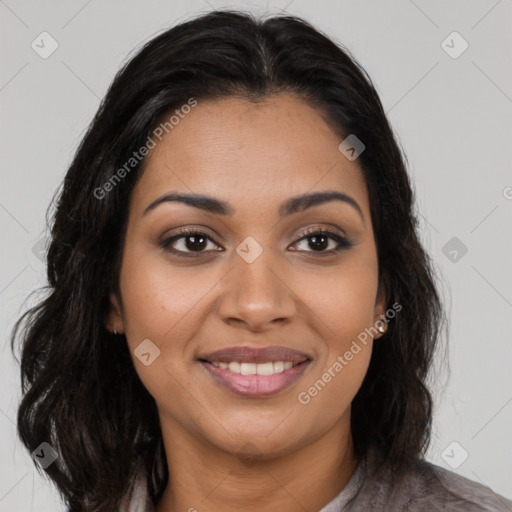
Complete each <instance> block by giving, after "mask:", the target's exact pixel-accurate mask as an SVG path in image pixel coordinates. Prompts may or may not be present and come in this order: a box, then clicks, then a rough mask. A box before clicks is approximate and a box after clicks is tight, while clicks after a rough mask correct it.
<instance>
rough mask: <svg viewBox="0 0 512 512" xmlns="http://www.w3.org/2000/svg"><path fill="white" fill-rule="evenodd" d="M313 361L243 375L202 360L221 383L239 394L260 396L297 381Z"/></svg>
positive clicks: (202, 363) (276, 391) (282, 388)
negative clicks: (269, 371)
mask: <svg viewBox="0 0 512 512" xmlns="http://www.w3.org/2000/svg"><path fill="white" fill-rule="evenodd" d="M310 362H311V361H304V362H303V363H299V364H298V365H296V366H292V368H289V369H288V370H284V371H282V372H281V373H274V374H272V375H242V374H240V373H234V372H231V371H229V370H227V369H223V368H218V367H216V366H213V365H212V364H211V363H208V362H206V361H201V365H202V366H203V368H205V370H206V371H207V372H208V373H209V374H210V375H211V376H212V377H213V378H214V379H215V380H216V381H217V382H219V383H220V384H222V385H223V386H225V387H226V388H227V389H229V390H230V391H232V392H233V393H236V394H237V395H243V396H249V397H259V396H269V395H274V394H276V393H279V392H280V391H283V390H284V389H286V388H288V387H290V386H291V385H292V384H293V383H294V382H296V381H297V380H298V379H299V378H300V377H301V375H302V374H303V373H304V371H305V370H306V368H307V367H308V366H309V363H310Z"/></svg>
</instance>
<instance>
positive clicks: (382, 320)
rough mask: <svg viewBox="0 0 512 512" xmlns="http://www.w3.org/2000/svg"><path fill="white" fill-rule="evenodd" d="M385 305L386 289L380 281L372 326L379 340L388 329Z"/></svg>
mask: <svg viewBox="0 0 512 512" xmlns="http://www.w3.org/2000/svg"><path fill="white" fill-rule="evenodd" d="M386 303H387V287H386V286H385V284H384V283H383V282H382V281H380V282H379V289H378V291H377V299H376V302H375V311H374V318H373V321H374V325H375V327H376V328H377V330H378V331H379V333H380V336H378V337H377V338H380V337H381V336H382V335H383V334H384V333H385V332H386V331H387V329H388V324H387V317H386Z"/></svg>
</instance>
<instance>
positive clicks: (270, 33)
mask: <svg viewBox="0 0 512 512" xmlns="http://www.w3.org/2000/svg"><path fill="white" fill-rule="evenodd" d="M280 92H294V93H298V94H300V95H301V96H302V98H304V101H306V102H308V103H310V104H311V105H313V106H315V108H317V109H318V111H320V112H321V113H322V114H323V115H324V117H325V118H326V119H327V120H328V121H329V123H330V124H331V126H332V127H333V129H334V130H336V132H337V133H338V134H339V136H340V142H341V141H342V140H343V138H344V137H346V136H347V135H348V134H355V135H356V136H357V137H358V138H359V139H360V140H361V141H363V142H364V144H365V146H366V148H365V151H364V152H363V153H362V154H361V155H360V156H359V160H358V161H359V163H360V165H361V167H362V170H363V173H364V179H365V181H366V185H367V188H368V192H369V199H370V208H371V218H372V223H373V229H374V233H375V242H376V246H377V252H378V263H379V279H380V281H381V284H383V285H384V286H385V289H386V290H387V292H388V297H387V299H388V304H389V305H391V304H393V303H395V302H397V303H399V304H400V305H401V306H402V310H401V311H400V313H399V314H398V315H397V316H396V318H395V319H394V320H393V321H391V322H390V323H389V328H388V331H387V332H386V334H385V335H384V336H383V337H382V339H381V340H379V342H378V343H376V344H375V345H374V349H373V353H372V357H371V362H370V366H369V369H368V372H367V374H366V377H365V380H364V382H363V384H362V387H361V388H360V390H359V392H358V393H357V395H356V397H355V399H354V400H353V404H352V435H353V439H354V445H355V450H356V454H358V455H364V454H365V453H366V451H367V449H368V447H369V446H370V445H375V446H377V447H378V448H379V449H380V450H381V452H382V453H383V455H384V457H385V460H387V461H389V462H391V463H392V464H394V465H396V466H397V467H398V468H400V467H402V466H403V464H404V463H405V461H406V460H408V459H409V458H411V457H419V456H420V455H422V454H424V451H425V449H426V447H427V446H428V443H429V438H430V430H431V422H432V397H431V394H430V393H429V390H428V389H427V387H426V384H425V382H426V379H427V377H428V375H429V369H430V366H431V363H432V357H433V353H434V349H435V347H436V344H437V342H438V338H439V334H440V326H441V325H442V320H443V318H444V312H443V309H442V306H441V302H440V298H439V295H438V292H437V289H436V285H435V280H434V277H435V273H434V268H433V265H432V262H431V260H430V258H429V256H428V255H427V253H426V252H425V251H424V249H423V247H422V245H421V243H420V240H419V235H418V225H419V223H418V218H417V215H416V214H415V212H414V211H413V206H414V196H413V191H412V187H411V184H410V180H409V177H408V174H407V171H406V166H405V161H406V159H405V156H404V155H403V153H402V151H401V150H400V148H399V145H398V143H397V138H396V137H395V136H394V134H393V131H392V129H391V127H390V125H389V123H388V120H387V118H386V115H385V112H384V110H383V107H382V105H381V102H380V100H379V98H378V95H377V93H376V91H375V88H374V86H373V84H372V82H371V79H370V78H369V77H368V75H367V73H366V72H365V71H364V70H363V69H362V68H361V66H360V65H359V64H358V63H357V62H356V60H355V59H354V58H353V57H352V56H351V55H350V52H349V51H347V50H346V49H345V48H343V46H342V45H340V44H338V43H335V42H334V41H333V40H332V39H330V38H329V37H327V36H326V35H324V34H323V33H322V32H320V31H318V30H317V29H315V28H313V27H312V26H311V25H310V24H308V23H307V22H306V21H304V20H302V19H300V18H297V17H294V16H274V17H270V18H267V19H265V18H264V17H263V18H256V17H255V16H253V15H250V14H247V13H242V12H238V11H216V12H211V13H208V14H205V15H201V16H199V17H196V18H194V19H190V20H188V21H186V22H183V23H181V24H180V25H177V26H175V27H173V28H171V29H170V30H167V31H165V32H163V33H162V34H160V35H158V36H157V37H155V38H154V39H152V40H151V41H149V42H148V43H147V44H145V45H144V46H143V47H142V48H141V49H140V51H138V53H137V54H136V55H135V56H134V57H133V58H132V59H131V60H130V61H129V62H127V64H126V65H124V67H123V68H122V69H121V70H120V71H119V72H118V74H117V75H116V77H115V79H114V81H113V83H112V85H111V87H110V89H109V90H108V92H107V94H106V96H105V98H104V99H103V101H102V103H101V105H100V107H99V110H98V112H97V113H96V115H95V117H94V119H93V121H92V122H91V124H90V126H89V128H88V131H87V133H86V135H85V136H84V138H83V140H82V142H81V144H80V146H79V148H78V150H77V152H76V154H75V157H74V159H73V162H72V163H71V166H70V167H69V170H68V172H67V174H66V176H65V179H64V182H63V184H62V187H61V189H60V191H59V194H58V200H57V201H56V204H55V205H54V211H53V213H52V218H51V220H49V222H50V224H51V240H50V245H49V250H48V253H47V277H48V286H47V287H46V288H45V292H46V293H45V296H44V297H43V298H41V300H40V301H39V303H38V304H37V305H36V306H35V307H33V308H31V309H30V310H28V311H26V312H25V313H24V314H23V316H21V318H19V319H18V321H17V322H16V325H15V327H14V329H13V333H12V345H13V350H16V345H17V343H19V349H20V352H21V357H20V364H21V377H22V389H23V397H22V400H21V404H20V406H19V412H18V432H19V435H20V437H21V439H22V441H23V443H24V444H25V445H26V447H27V448H28V450H30V451H31V452H32V451H33V450H34V449H36V447H38V446H39V445H40V444H41V442H48V443H49V444H50V445H51V446H53V448H54V449H55V450H56V452H57V453H58V458H57V460H56V461H55V462H54V463H53V464H51V465H50V466H49V467H48V468H47V469H46V473H47V474H48V475H49V477H50V478H51V479H52V480H53V482H54V483H55V484H56V486H57V487H58V489H59V491H60V493H61V494H62V496H63V498H64V500H65V502H66V503H67V504H68V507H69V510H70V511H72V512H79V511H87V512H92V511H95V512H100V511H105V512H106V511H108V512H112V511H116V510H118V509H119V506H120V503H121V498H122V496H123V495H125V494H126V492H127V491H128V490H129V489H130V487H131V485H132V483H133V480H134V476H135V475H139V474H142V475H144V478H146V481H147V486H148V492H149V496H150V499H151V500H152V501H153V503H155V504H156V503H157V502H158V500H159V498H160V497H161V495H162V493H163V491H164V488H165V486H166V484H167V479H168V469H167V463H166V458H165V452H164V449H163V444H162V435H161V431H160V425H159V420H158V415H157V409H156V405H155V402H154V399H153V398H152V397H151V395H150V394H149V393H148V391H147V390H146V389H145V387H144V386H143V384H142V383H141V381H140V379H139V378H138V376H137V374H136V372H135V369H134V365H133V363H132V360H131V357H130V353H129V350H128V347H127V343H126V339H125V337H124V336H114V335H112V334H110V333H109V332H108V331H107V329H106V327H105V319H106V314H107V311H108V305H109V302H108V297H109V293H110V292H115V293H117V294H118V295H119V286H118V284H119V283H118V276H119V262H120V260H121V255H122V250H123V240H124V233H125V229H126V223H127V214H128V204H129V198H130V194H131V191H132V189H133V187H134V184H135V183H136V181H137V179H138V178H140V175H141V173H142V170H143V163H144V161H143V160H142V161H141V162H139V163H137V165H134V166H133V168H130V170H129V172H126V173H124V175H123V177H122V180H119V183H117V182H116V183H115V186H112V187H111V188H109V190H108V191H106V187H105V183H107V182H109V180H111V179H112V176H113V175H114V174H115V173H116V172H117V171H118V170H119V169H120V168H122V166H123V165H125V163H126V162H127V161H129V159H130V157H131V156H132V154H133V152H134V151H137V150H138V149H139V148H141V147H142V146H144V145H145V144H146V143H147V140H148V137H149V136H150V135H151V133H152V131H153V129H154V128H155V126H157V123H158V122H159V121H160V120H161V119H162V118H164V117H165V116H168V115H170V113H172V112H173V111H175V110H176V109H178V108H180V107H181V106H182V105H184V104H186V103H187V102H188V101H189V100H190V98H194V99H195V100H196V101H199V102H200V101H201V100H203V99H208V100H211V99H216V98H225V97H229V96H237V97H241V98H246V99H249V100H258V99H264V98H265V97H267V96H269V95H271V94H277V93H280ZM118 175H119V173H118ZM99 190H102V191H103V192H101V193H99V192H98V191H99Z"/></svg>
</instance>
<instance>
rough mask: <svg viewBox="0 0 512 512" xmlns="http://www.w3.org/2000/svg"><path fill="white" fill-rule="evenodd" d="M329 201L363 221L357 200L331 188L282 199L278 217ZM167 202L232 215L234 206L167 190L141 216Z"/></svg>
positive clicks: (200, 195) (211, 198)
mask: <svg viewBox="0 0 512 512" xmlns="http://www.w3.org/2000/svg"><path fill="white" fill-rule="evenodd" d="M329 201H341V202H344V203H346V204H349V205H350V206H352V207H353V208H354V209H355V210H356V211H357V212H358V213H359V215H360V217H361V219H362V220H363V223H364V216H363V212H362V210H361V207H360V206H359V204H358V203H357V201H356V200H355V199H354V198H352V197H351V196H349V195H347V194H343V193H341V192H337V191H333V190H327V191H322V192H313V193H309V194H302V195H300V196H295V197H291V198H289V199H287V200H286V201H284V202H283V203H282V204H281V206H280V207H279V210H278V211H279V217H280V218H283V217H286V216H287V215H292V214H294V213H298V212H302V211H304V210H307V209H308V208H312V207H314V206H318V205H321V204H324V203H327V202H329ZM167 202H178V203H183V204H187V205H189V206H193V207H194V208H198V209H200V210H204V211H206V212H209V213H213V214H216V215H227V216H232V215H233V214H234V213H235V210H234V208H233V207H232V206H231V205H230V204H229V203H227V202H226V201H223V200H221V199H217V198H215V197H210V196H205V195H202V194H182V193H177V192H169V193H167V194H164V195H163V196H161V197H159V198H158V199H155V200H154V201H153V202H152V203H151V204H149V205H148V206H147V207H146V209H145V210H144V212H143V214H142V216H144V215H147V214H148V213H149V212H150V211H152V210H154V209H155V208H156V207H157V206H159V205H161V204H163V203H167Z"/></svg>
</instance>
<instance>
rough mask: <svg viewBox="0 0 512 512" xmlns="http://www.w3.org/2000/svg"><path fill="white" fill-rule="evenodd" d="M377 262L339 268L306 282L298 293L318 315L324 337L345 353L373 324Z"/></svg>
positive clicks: (316, 315) (315, 316) (317, 318)
mask: <svg viewBox="0 0 512 512" xmlns="http://www.w3.org/2000/svg"><path fill="white" fill-rule="evenodd" d="M377 285H378V276H377V267H376V265H374V264H373V260H369V261H368V262H367V264H362V263H360V262H359V263H357V264H349V263H347V264H346V265H343V266H339V267H336V268H334V269H333V270H332V272H330V273H329V275H326V276H323V277H322V278H320V279H318V278H315V279H312V278H308V279H304V280H302V284H300V291H299V292H298V293H299V294H300V296H301V298H303V299H304V302H305V303H306V304H307V306H308V307H309V308H310V309H311V311H312V312H313V313H314V318H316V320H317V323H318V326H319V327H320V328H321V329H322V337H323V338H324V339H325V340H329V344H330V345H332V346H333V347H336V346H337V347H339V349H340V350H341V349H342V348H343V346H344V344H346V343H347V342H348V343H350V341H349V340H350V339H352V338H355V337H357V336H358V335H359V334H360V333H361V332H363V331H364V329H365V328H368V327H369V326H371V325H372V324H373V320H374V310H375V299H376V295H377Z"/></svg>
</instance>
